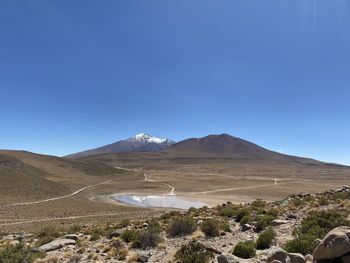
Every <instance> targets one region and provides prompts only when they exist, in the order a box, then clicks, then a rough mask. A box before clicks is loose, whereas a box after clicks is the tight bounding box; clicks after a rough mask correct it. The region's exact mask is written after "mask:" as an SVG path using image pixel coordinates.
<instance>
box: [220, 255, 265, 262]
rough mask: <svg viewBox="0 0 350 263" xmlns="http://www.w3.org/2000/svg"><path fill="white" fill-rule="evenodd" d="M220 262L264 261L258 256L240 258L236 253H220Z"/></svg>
mask: <svg viewBox="0 0 350 263" xmlns="http://www.w3.org/2000/svg"><path fill="white" fill-rule="evenodd" d="M216 260H217V261H218V263H262V261H260V260H258V259H256V258H249V259H244V258H239V257H236V256H234V255H220V256H218V257H217V258H216Z"/></svg>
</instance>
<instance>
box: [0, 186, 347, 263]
mask: <svg viewBox="0 0 350 263" xmlns="http://www.w3.org/2000/svg"><path fill="white" fill-rule="evenodd" d="M349 213H350V189H349V188H348V187H345V186H344V187H342V188H340V189H338V190H331V191H327V192H324V193H318V194H315V195H310V194H299V195H297V196H291V197H289V198H287V199H285V200H282V201H279V202H272V203H266V202H264V201H262V200H256V201H254V202H252V203H251V204H241V205H234V204H232V203H230V202H227V203H225V204H222V205H219V206H217V207H214V208H208V207H203V208H200V209H194V208H191V209H189V211H186V212H179V211H174V212H170V213H167V214H164V215H162V216H161V217H160V218H152V219H148V220H145V221H136V220H134V221H133V220H123V221H121V222H113V223H110V224H107V225H94V226H80V225H72V226H70V228H69V229H57V228H54V227H45V228H43V229H42V230H41V231H39V232H38V233H34V234H26V233H20V234H10V235H4V236H2V237H0V263H8V262H11V263H12V262H13V263H16V262H182V263H207V262H217V263H235V262H247V263H248V262H273V263H279V262H282V263H285V262H290V263H304V262H350V227H349V225H350V223H349Z"/></svg>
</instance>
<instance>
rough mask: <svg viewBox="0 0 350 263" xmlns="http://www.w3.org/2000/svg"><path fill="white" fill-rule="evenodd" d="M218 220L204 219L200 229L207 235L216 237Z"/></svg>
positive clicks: (218, 233) (218, 232) (217, 234)
mask: <svg viewBox="0 0 350 263" xmlns="http://www.w3.org/2000/svg"><path fill="white" fill-rule="evenodd" d="M219 225H220V222H218V221H217V220H214V219H206V220H204V222H203V224H202V225H201V230H202V231H203V233H204V234H205V235H206V236H207V237H217V236H219V235H220V231H219Z"/></svg>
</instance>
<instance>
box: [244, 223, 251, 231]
mask: <svg viewBox="0 0 350 263" xmlns="http://www.w3.org/2000/svg"><path fill="white" fill-rule="evenodd" d="M252 227H253V226H252V225H250V224H244V225H243V226H242V231H243V232H245V231H248V230H250V229H252Z"/></svg>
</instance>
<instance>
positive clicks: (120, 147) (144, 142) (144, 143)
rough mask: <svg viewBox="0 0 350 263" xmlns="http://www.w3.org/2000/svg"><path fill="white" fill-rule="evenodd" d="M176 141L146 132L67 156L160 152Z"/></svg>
mask: <svg viewBox="0 0 350 263" xmlns="http://www.w3.org/2000/svg"><path fill="white" fill-rule="evenodd" d="M174 143H175V142H174V141H172V140H170V139H168V138H159V137H155V136H152V135H149V134H146V133H140V134H137V135H135V136H134V137H130V138H128V139H125V140H120V141H117V142H114V143H111V144H108V145H104V146H101V147H97V148H94V149H90V150H86V151H82V152H78V153H74V154H70V155H67V156H65V157H68V158H80V157H85V156H90V155H96V154H104V153H120V152H159V151H162V150H164V149H166V148H168V147H169V146H171V145H173V144H174Z"/></svg>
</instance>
